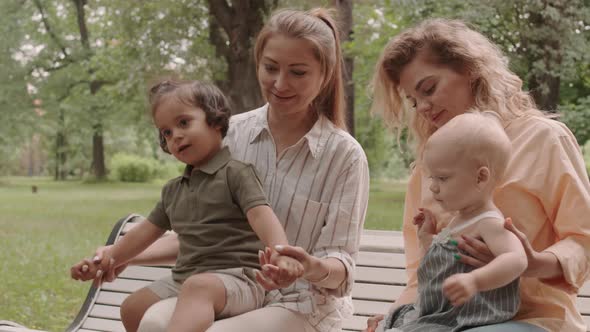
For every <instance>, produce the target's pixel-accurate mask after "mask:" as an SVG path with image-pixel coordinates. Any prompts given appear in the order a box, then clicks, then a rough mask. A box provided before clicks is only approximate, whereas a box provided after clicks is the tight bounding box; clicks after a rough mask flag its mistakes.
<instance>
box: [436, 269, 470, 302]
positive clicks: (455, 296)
mask: <svg viewBox="0 0 590 332" xmlns="http://www.w3.org/2000/svg"><path fill="white" fill-rule="evenodd" d="M476 293H477V283H476V282H475V277H474V276H473V274H472V273H458V274H455V275H452V276H450V277H448V278H447V279H446V280H445V281H444V282H443V294H444V295H445V296H446V297H447V299H449V301H451V304H452V305H454V306H460V305H462V304H463V303H465V302H467V301H469V299H471V298H472V297H473V296H474V295H475V294H476Z"/></svg>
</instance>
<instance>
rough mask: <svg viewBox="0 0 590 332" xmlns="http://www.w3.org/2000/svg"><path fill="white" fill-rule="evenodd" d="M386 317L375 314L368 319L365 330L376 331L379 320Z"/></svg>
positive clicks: (366, 331) (368, 331)
mask: <svg viewBox="0 0 590 332" xmlns="http://www.w3.org/2000/svg"><path fill="white" fill-rule="evenodd" d="M384 318H385V316H383V315H375V316H373V317H370V318H369V319H367V328H366V329H365V330H364V331H363V332H375V331H376V330H377V326H378V325H379V322H380V321H382V320H383V319H384Z"/></svg>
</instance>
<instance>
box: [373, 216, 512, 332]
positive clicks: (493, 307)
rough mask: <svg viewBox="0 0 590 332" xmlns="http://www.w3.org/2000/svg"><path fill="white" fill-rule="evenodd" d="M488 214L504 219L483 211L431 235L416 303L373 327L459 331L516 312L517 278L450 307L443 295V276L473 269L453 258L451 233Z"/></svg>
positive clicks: (389, 331) (454, 249) (410, 331)
mask: <svg viewBox="0 0 590 332" xmlns="http://www.w3.org/2000/svg"><path fill="white" fill-rule="evenodd" d="M490 217H496V218H500V219H502V220H504V217H503V216H502V215H501V214H500V213H498V212H496V211H488V212H484V213H482V214H480V215H478V216H476V217H474V218H472V219H471V220H469V221H467V222H465V223H464V224H462V225H460V226H458V227H455V228H453V229H449V227H447V228H445V229H443V230H442V231H441V232H440V233H439V234H437V235H436V236H435V237H434V238H433V240H432V244H431V246H430V248H428V251H427V252H426V255H425V256H424V258H423V259H422V261H421V262H420V266H419V267H418V294H419V298H418V303H416V304H406V305H403V306H401V307H399V308H397V309H396V310H395V311H393V312H392V313H390V314H389V315H388V316H387V317H386V318H385V319H384V320H383V321H381V323H380V324H379V328H378V329H377V331H386V332H397V331H403V332H415V331H428V332H431V331H432V332H436V331H463V330H466V329H469V328H472V327H476V326H481V325H489V324H496V323H501V322H504V321H508V320H510V319H511V318H512V317H514V315H516V312H517V311H518V307H519V304H520V296H519V287H518V285H519V279H520V278H516V279H515V280H514V281H512V282H511V283H509V284H508V285H506V286H503V287H500V288H497V289H494V290H490V291H486V292H480V293H477V294H476V295H475V296H474V297H473V298H471V299H470V300H469V301H468V302H466V303H464V304H463V305H461V306H458V307H453V305H451V303H450V302H449V300H447V298H446V297H445V296H444V295H443V291H442V284H443V281H444V280H445V279H446V278H448V277H450V276H452V275H453V274H456V273H466V272H470V271H472V270H474V269H475V268H474V267H472V266H470V265H467V264H464V263H461V262H459V261H457V260H455V258H454V257H453V255H454V254H456V253H457V252H458V249H457V247H456V246H455V245H452V244H450V243H449V240H450V237H451V235H452V234H456V233H459V232H460V231H461V230H463V229H465V228H467V227H468V226H471V225H473V224H475V223H477V222H478V221H480V220H482V219H484V218H490Z"/></svg>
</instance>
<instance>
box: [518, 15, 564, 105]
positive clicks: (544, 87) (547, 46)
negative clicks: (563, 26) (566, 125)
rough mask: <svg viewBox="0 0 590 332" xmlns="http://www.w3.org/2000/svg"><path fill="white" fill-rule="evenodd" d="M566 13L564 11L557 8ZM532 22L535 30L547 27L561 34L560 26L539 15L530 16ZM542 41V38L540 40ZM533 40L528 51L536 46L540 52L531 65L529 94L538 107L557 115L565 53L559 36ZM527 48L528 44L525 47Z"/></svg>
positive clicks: (538, 35)
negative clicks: (560, 72) (561, 70)
mask: <svg viewBox="0 0 590 332" xmlns="http://www.w3.org/2000/svg"><path fill="white" fill-rule="evenodd" d="M555 8H556V9H557V10H563V8H561V7H555ZM529 22H530V24H531V26H533V27H534V29H537V30H542V29H543V28H544V27H547V26H550V27H553V30H554V31H559V30H560V23H559V22H556V21H555V20H552V19H550V18H547V17H543V16H542V15H541V14H540V13H538V12H531V13H530V16H529ZM538 37H542V38H538ZM533 38H534V40H527V41H526V43H527V44H528V45H527V47H530V45H531V44H532V45H534V46H533V47H534V49H536V50H537V52H535V53H533V58H532V59H531V61H530V64H531V74H530V76H529V80H528V82H529V90H530V92H531V95H532V97H533V99H534V100H535V103H536V104H537V107H538V108H539V109H541V110H544V111H548V112H556V111H557V105H558V104H559V92H560V91H559V88H560V83H561V79H560V77H559V69H560V67H561V64H562V59H563V55H562V53H563V49H562V45H561V41H560V40H559V34H558V33H552V34H536V35H535V37H533ZM525 45H526V44H525ZM534 63H541V64H542V67H543V68H541V69H540V68H538V67H536V66H534V65H533V64H534Z"/></svg>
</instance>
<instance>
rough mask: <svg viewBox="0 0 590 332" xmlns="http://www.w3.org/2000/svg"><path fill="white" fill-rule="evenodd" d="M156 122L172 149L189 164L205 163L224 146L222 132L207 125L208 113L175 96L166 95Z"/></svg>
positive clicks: (158, 110) (199, 164)
mask: <svg viewBox="0 0 590 332" xmlns="http://www.w3.org/2000/svg"><path fill="white" fill-rule="evenodd" d="M154 123H155V125H156V127H157V128H158V130H159V131H160V133H161V134H162V136H163V137H164V138H165V139H166V146H167V148H168V151H170V153H171V154H172V155H173V156H174V157H175V158H176V159H178V160H179V161H181V162H183V163H185V164H187V165H192V166H195V167H198V166H201V165H202V164H204V163H206V162H207V161H209V159H211V158H212V157H213V156H214V155H215V153H217V151H219V149H220V148H221V141H222V137H221V131H220V130H219V129H218V128H214V127H210V126H209V125H208V124H207V121H206V115H205V112H204V111H203V110H202V109H200V108H198V107H194V106H190V105H186V104H185V103H182V102H180V101H179V100H178V99H176V98H175V97H173V96H164V97H162V101H161V102H160V104H159V106H158V108H157V109H156V110H155V112H154Z"/></svg>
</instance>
